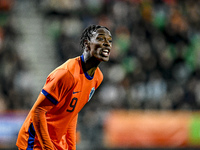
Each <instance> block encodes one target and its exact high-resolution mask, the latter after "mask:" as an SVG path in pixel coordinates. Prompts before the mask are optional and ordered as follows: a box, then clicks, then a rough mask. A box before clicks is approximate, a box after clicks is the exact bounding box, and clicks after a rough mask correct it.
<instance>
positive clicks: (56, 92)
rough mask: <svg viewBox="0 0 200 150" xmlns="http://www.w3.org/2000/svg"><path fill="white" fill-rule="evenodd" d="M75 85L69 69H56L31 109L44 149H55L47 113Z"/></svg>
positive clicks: (36, 130)
mask: <svg viewBox="0 0 200 150" xmlns="http://www.w3.org/2000/svg"><path fill="white" fill-rule="evenodd" d="M72 86H73V76H72V75H71V73H70V72H69V71H67V70H61V69H60V70H56V71H54V72H53V73H52V74H50V75H49V76H48V78H47V80H46V83H45V85H44V87H43V89H42V92H41V93H40V94H39V96H38V99H37V101H36V102H35V104H34V106H33V108H32V110H31V118H32V120H33V126H34V128H35V132H36V135H37V136H38V139H39V142H40V144H41V146H42V149H44V150H54V145H53V143H52V142H51V139H50V135H49V132H48V127H47V120H46V113H47V112H48V111H49V110H51V109H52V108H53V107H54V106H55V105H56V104H57V103H58V102H59V101H60V99H61V98H60V97H62V95H63V94H65V92H67V91H69V89H71V87H72Z"/></svg>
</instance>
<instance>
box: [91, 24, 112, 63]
mask: <svg viewBox="0 0 200 150" xmlns="http://www.w3.org/2000/svg"><path fill="white" fill-rule="evenodd" d="M89 45H90V55H91V57H95V58H96V59H97V60H99V61H108V60H109V56H110V50H111V48H112V37H111V33H110V32H109V31H108V30H107V29H105V28H99V29H98V30H97V31H96V32H94V33H93V36H92V37H91V39H90V44H89Z"/></svg>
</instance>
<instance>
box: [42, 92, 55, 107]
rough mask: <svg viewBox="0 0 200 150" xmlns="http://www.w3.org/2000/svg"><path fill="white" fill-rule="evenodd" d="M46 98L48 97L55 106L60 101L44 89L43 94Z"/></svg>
mask: <svg viewBox="0 0 200 150" xmlns="http://www.w3.org/2000/svg"><path fill="white" fill-rule="evenodd" d="M41 93H42V94H43V95H44V96H46V98H47V99H48V100H50V101H51V102H52V103H53V104H55V105H56V104H58V101H57V100H56V99H55V98H54V97H53V96H51V95H50V94H49V93H48V92H47V91H45V90H44V89H42V92H41Z"/></svg>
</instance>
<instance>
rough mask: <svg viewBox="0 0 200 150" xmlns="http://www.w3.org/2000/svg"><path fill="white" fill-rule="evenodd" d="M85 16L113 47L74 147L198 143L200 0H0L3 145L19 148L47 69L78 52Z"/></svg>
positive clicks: (98, 149) (95, 149)
mask: <svg viewBox="0 0 200 150" xmlns="http://www.w3.org/2000/svg"><path fill="white" fill-rule="evenodd" d="M90 24H100V25H104V26H107V27H108V28H109V29H110V30H111V32H112V35H113V49H112V53H111V58H110V61H109V62H108V63H102V64H101V65H100V68H101V70H102V71H103V73H104V81H103V83H102V85H101V86H100V88H99V89H98V90H97V91H96V93H95V94H94V96H93V99H92V101H91V102H90V103H88V104H87V105H86V106H85V108H84V109H83V110H82V111H81V112H80V114H79V125H78V133H77V135H78V145H77V147H78V149H79V150H109V149H112V150H121V149H123V150H130V149H146V148H148V149H198V148H200V113H199V108H200V0H73V1H71V0H0V149H1V150H3V149H6V150H15V149H17V148H16V147H15V141H16V137H17V134H18V131H19V129H20V127H21V125H22V123H23V121H24V119H25V116H26V115H27V112H28V111H29V109H30V108H31V106H32V105H33V103H34V101H35V100H36V98H37V96H38V94H39V92H40V90H41V88H42V86H43V84H44V82H45V79H46V77H47V75H48V74H49V73H50V72H51V71H52V70H53V69H54V68H55V67H57V66H58V65H60V64H61V63H63V62H64V61H66V60H67V59H68V58H70V57H75V56H77V55H81V54H82V52H81V51H80V47H79V36H80V35H81V33H82V30H83V29H84V28H85V27H87V26H88V25H90Z"/></svg>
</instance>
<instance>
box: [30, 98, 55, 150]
mask: <svg viewBox="0 0 200 150" xmlns="http://www.w3.org/2000/svg"><path fill="white" fill-rule="evenodd" d="M53 107H54V104H53V103H52V102H50V101H49V100H48V99H47V98H46V97H45V96H44V95H43V94H39V96H38V99H37V101H36V102H35V104H34V106H33V108H32V110H31V117H32V121H33V126H34V129H35V132H36V135H37V136H38V139H39V142H40V144H41V146H42V149H44V150H54V145H53V143H52V142H51V139H50V136H49V133H48V128H47V121H46V112H47V111H48V110H50V109H52V108H53Z"/></svg>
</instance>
